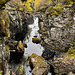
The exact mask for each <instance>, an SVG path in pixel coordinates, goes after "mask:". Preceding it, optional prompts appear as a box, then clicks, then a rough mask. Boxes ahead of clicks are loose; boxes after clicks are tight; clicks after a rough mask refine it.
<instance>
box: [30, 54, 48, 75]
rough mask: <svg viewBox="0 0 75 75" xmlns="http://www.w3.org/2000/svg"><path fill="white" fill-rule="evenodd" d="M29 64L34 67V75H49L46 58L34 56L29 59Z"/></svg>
mask: <svg viewBox="0 0 75 75" xmlns="http://www.w3.org/2000/svg"><path fill="white" fill-rule="evenodd" d="M29 63H30V66H31V67H32V73H33V75H47V74H48V71H49V64H47V63H46V61H45V60H44V58H42V57H40V56H38V55H36V54H32V55H31V56H30V57H29Z"/></svg>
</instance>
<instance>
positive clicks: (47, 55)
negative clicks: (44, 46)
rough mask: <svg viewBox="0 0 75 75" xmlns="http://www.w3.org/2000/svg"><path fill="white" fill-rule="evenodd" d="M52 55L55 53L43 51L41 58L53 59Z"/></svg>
mask: <svg viewBox="0 0 75 75" xmlns="http://www.w3.org/2000/svg"><path fill="white" fill-rule="evenodd" d="M54 55H55V52H52V51H50V50H45V51H43V53H42V57H43V58H44V59H46V60H48V59H51V58H53V57H54Z"/></svg>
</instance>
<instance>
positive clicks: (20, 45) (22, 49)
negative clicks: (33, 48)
mask: <svg viewBox="0 0 75 75" xmlns="http://www.w3.org/2000/svg"><path fill="white" fill-rule="evenodd" d="M17 51H18V52H24V46H23V43H22V42H21V41H19V43H18V45H17Z"/></svg>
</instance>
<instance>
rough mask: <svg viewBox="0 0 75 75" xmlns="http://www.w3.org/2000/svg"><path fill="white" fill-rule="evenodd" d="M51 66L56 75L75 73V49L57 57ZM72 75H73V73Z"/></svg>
mask: <svg viewBox="0 0 75 75" xmlns="http://www.w3.org/2000/svg"><path fill="white" fill-rule="evenodd" d="M51 64H52V65H53V67H54V72H55V73H56V75H64V74H65V75H68V73H69V72H73V73H75V47H71V48H69V50H68V52H66V53H62V54H61V55H60V56H58V57H55V58H54V61H53V62H52V63H51ZM70 74H71V75H72V73H70ZM70 74H69V75H70Z"/></svg>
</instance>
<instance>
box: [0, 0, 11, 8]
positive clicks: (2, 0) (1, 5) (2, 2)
mask: <svg viewBox="0 0 75 75" xmlns="http://www.w3.org/2000/svg"><path fill="white" fill-rule="evenodd" d="M8 1H10V0H0V8H1V7H3V6H4V5H5V4H6V3H7V2H8Z"/></svg>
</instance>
